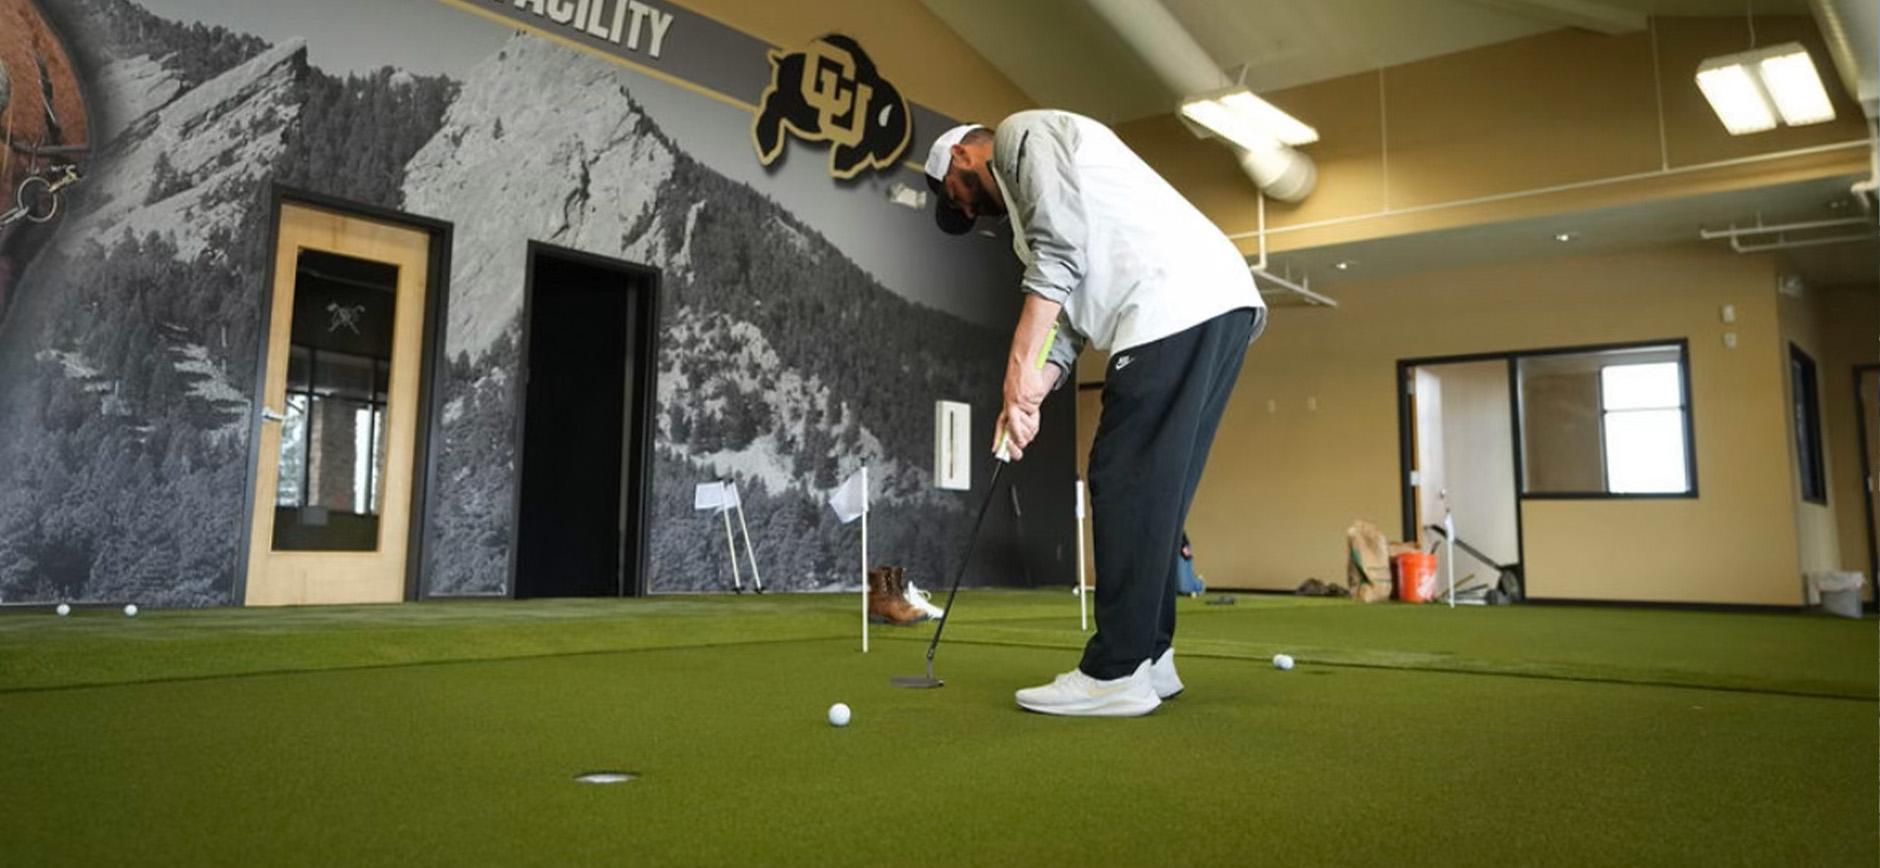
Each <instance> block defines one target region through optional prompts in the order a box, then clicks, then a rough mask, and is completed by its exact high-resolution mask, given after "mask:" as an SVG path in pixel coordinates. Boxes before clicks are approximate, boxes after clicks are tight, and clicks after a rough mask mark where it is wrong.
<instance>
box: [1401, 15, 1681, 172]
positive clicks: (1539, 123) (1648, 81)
mask: <svg viewBox="0 0 1880 868" xmlns="http://www.w3.org/2000/svg"><path fill="white" fill-rule="evenodd" d="M1652 87H1653V80H1652V50H1651V39H1650V36H1649V34H1645V33H1640V34H1633V35H1627V36H1606V35H1602V34H1597V33H1587V32H1584V31H1578V30H1563V31H1555V32H1552V33H1545V34H1541V35H1539V36H1532V37H1529V38H1526V39H1519V40H1515V41H1512V42H1508V43H1504V44H1501V45H1496V46H1490V47H1487V48H1481V49H1476V50H1474V51H1468V52H1463V53H1461V54H1453V55H1448V56H1446V57H1438V58H1433V59H1431V60H1425V61H1420V62H1417V63H1411V64H1405V65H1404V66H1400V67H1395V68H1392V69H1390V70H1388V71H1387V72H1386V73H1385V105H1386V114H1387V118H1388V119H1387V121H1386V129H1387V136H1388V141H1389V143H1390V144H1389V148H1390V150H1389V156H1390V190H1389V196H1390V204H1391V207H1393V208H1414V207H1417V206H1420V205H1428V204H1433V203H1439V202H1453V201H1456V200H1458V199H1473V198H1477V197H1481V196H1492V195H1496V194H1500V193H1510V192H1515V191H1520V190H1532V189H1535V188H1539V187H1551V186H1555V185H1559V184H1571V183H1576V182H1580V181H1590V180H1595V179H1598V178H1607V177H1613V176H1618V175H1630V174H1636V173H1639V172H1647V171H1651V170H1653V169H1657V168H1658V167H1659V166H1660V164H1661V161H1660V159H1659V148H1658V123H1657V105H1656V100H1655V99H1654V97H1653V94H1652Z"/></svg>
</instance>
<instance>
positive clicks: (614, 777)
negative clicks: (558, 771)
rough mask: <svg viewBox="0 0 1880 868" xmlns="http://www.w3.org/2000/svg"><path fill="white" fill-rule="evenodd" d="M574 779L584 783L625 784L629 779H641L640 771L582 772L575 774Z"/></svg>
mask: <svg viewBox="0 0 1880 868" xmlns="http://www.w3.org/2000/svg"><path fill="white" fill-rule="evenodd" d="M574 779H575V780H576V781H579V782H581V783H584V784H624V783H627V782H628V781H637V780H639V779H640V773H639V772H614V771H604V772H582V773H580V774H578V775H575V776H574Z"/></svg>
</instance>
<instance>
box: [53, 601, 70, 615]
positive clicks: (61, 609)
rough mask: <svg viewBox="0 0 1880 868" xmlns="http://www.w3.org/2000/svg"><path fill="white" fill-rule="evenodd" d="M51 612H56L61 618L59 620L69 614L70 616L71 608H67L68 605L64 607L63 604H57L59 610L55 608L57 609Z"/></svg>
mask: <svg viewBox="0 0 1880 868" xmlns="http://www.w3.org/2000/svg"><path fill="white" fill-rule="evenodd" d="M53 611H55V612H58V613H59V617H61V618H63V617H65V616H67V615H70V614H72V607H71V606H68V605H66V604H64V603H60V604H59V608H57V609H54V610H53Z"/></svg>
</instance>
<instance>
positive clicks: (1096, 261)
mask: <svg viewBox="0 0 1880 868" xmlns="http://www.w3.org/2000/svg"><path fill="white" fill-rule="evenodd" d="M992 150H993V157H992V175H993V178H994V179H995V180H996V181H997V182H998V185H999V190H1000V192H1001V193H1002V194H1003V195H1004V198H1005V205H1006V210H1007V212H1008V213H1009V214H1010V216H1011V220H1012V247H1013V250H1014V252H1016V253H1017V254H1018V258H1019V260H1020V261H1021V262H1023V263H1024V265H1025V277H1024V281H1023V283H1022V284H1021V289H1023V290H1024V291H1025V292H1028V293H1032V294H1035V295H1038V296H1042V297H1044V298H1047V299H1050V300H1051V301H1055V302H1057V303H1058V304H1060V305H1062V306H1063V312H1062V313H1061V314H1059V317H1058V326H1059V328H1058V339H1057V341H1056V342H1055V343H1054V344H1053V345H1052V347H1051V350H1050V354H1049V357H1048V358H1049V360H1050V361H1052V362H1054V363H1056V364H1058V365H1059V366H1061V367H1063V368H1064V369H1065V370H1066V371H1069V370H1071V365H1072V363H1073V362H1074V360H1075V359H1076V357H1077V353H1078V351H1079V350H1081V349H1082V345H1083V343H1084V342H1086V341H1088V343H1089V344H1090V345H1091V346H1094V347H1096V348H1097V349H1100V350H1107V351H1109V352H1112V353H1114V352H1120V351H1122V350H1127V349H1130V348H1132V347H1137V346H1141V345H1143V344H1146V343H1150V342H1153V341H1158V340H1161V339H1162V338H1165V337H1168V336H1170V335H1173V334H1175V333H1177V332H1180V331H1184V330H1186V329H1188V328H1191V327H1193V326H1196V325H1199V324H1200V323H1202V322H1205V321H1207V320H1209V319H1212V318H1214V317H1216V316H1219V315H1220V314H1223V313H1226V312H1228V311H1231V310H1237V309H1240V308H1261V307H1265V304H1266V303H1265V302H1264V301H1263V300H1262V299H1261V298H1260V292H1259V290H1258V289H1256V288H1254V283H1253V273H1252V272H1251V271H1250V270H1249V269H1248V267H1247V261H1246V259H1245V258H1244V257H1242V256H1241V254H1240V251H1239V250H1238V249H1237V248H1235V246H1234V243H1233V242H1232V241H1229V240H1228V238H1227V236H1226V235H1224V234H1222V233H1221V230H1220V229H1219V228H1217V227H1216V226H1215V225H1214V223H1213V222H1212V221H1210V220H1208V218H1207V217H1206V216H1204V215H1202V213H1201V212H1200V211H1199V210H1197V209H1196V208H1195V207H1194V205H1192V204H1190V203H1189V202H1188V200H1187V199H1185V198H1183V197H1182V195H1181V193H1179V192H1177V191H1176V190H1175V188H1174V187H1172V186H1170V185H1169V183H1168V182H1167V181H1164V180H1163V179H1162V177H1161V176H1160V175H1158V174H1156V172H1155V170H1154V169H1151V168H1149V165H1148V164H1147V163H1145V162H1143V161H1142V158H1141V157H1138V156H1136V154H1135V152H1133V151H1131V150H1130V149H1129V148H1128V146H1126V145H1124V144H1123V142H1122V140H1120V139H1118V138H1117V137H1116V134H1115V133H1114V132H1111V131H1110V129H1109V128H1108V127H1106V126H1104V125H1102V124H1100V123H1097V122H1096V121H1093V120H1091V119H1089V118H1086V117H1083V116H1081V115H1076V114H1072V113H1070V112H1063V111H1054V110H1049V109H1040V110H1035V111H1023V112H1019V113H1017V114H1014V115H1012V116H1011V117H1008V118H1006V119H1005V120H1003V121H1001V122H1000V123H999V126H998V129H997V130H995V132H994V139H993V148H992ZM1064 379H1067V380H1068V379H1069V378H1068V377H1066V378H1064Z"/></svg>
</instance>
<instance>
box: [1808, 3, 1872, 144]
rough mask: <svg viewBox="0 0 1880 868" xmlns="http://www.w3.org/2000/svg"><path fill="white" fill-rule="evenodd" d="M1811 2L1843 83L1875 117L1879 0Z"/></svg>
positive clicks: (1848, 91)
mask: <svg viewBox="0 0 1880 868" xmlns="http://www.w3.org/2000/svg"><path fill="white" fill-rule="evenodd" d="M1808 5H1809V6H1810V8H1812V9H1813V10H1814V12H1815V24H1816V25H1818V26H1820V28H1821V38H1822V40H1823V41H1824V42H1826V43H1827V44H1828V54H1829V55H1831V56H1833V58H1834V68H1835V69H1836V70H1837V71H1839V72H1840V73H1841V84H1842V85H1844V86H1845V87H1846V88H1847V93H1848V95H1849V96H1852V97H1853V98H1854V99H1855V100H1856V101H1858V102H1859V103H1860V108H1861V111H1863V112H1865V113H1866V114H1867V117H1868V118H1873V117H1875V116H1876V114H1877V113H1880V3H1875V2H1873V0H1809V4H1808Z"/></svg>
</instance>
